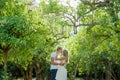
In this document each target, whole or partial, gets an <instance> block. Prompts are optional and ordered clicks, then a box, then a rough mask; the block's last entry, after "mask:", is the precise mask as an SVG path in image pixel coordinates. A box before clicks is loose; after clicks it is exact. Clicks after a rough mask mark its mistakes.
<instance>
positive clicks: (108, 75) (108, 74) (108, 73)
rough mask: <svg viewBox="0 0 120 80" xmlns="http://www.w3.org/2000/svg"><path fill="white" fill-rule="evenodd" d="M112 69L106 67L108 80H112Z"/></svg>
mask: <svg viewBox="0 0 120 80" xmlns="http://www.w3.org/2000/svg"><path fill="white" fill-rule="evenodd" d="M110 74H111V73H110V67H109V65H106V80H110V79H111V75H110Z"/></svg>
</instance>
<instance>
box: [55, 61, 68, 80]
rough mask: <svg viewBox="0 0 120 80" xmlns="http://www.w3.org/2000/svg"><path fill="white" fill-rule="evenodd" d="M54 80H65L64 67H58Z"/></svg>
mask: <svg viewBox="0 0 120 80" xmlns="http://www.w3.org/2000/svg"><path fill="white" fill-rule="evenodd" d="M64 62H65V60H64ZM56 80H67V70H66V68H65V66H59V67H58V70H57V74H56Z"/></svg>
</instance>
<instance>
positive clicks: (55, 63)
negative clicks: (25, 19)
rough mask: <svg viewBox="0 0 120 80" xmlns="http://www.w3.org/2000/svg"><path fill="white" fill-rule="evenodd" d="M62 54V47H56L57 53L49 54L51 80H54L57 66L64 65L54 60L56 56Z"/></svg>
mask: <svg viewBox="0 0 120 80" xmlns="http://www.w3.org/2000/svg"><path fill="white" fill-rule="evenodd" d="M61 53H62V47H58V48H57V51H56V52H54V53H52V54H51V68H50V71H51V77H52V80H55V77H56V73H57V70H58V65H64V64H63V63H60V62H59V61H58V60H56V59H55V57H56V55H58V54H61Z"/></svg>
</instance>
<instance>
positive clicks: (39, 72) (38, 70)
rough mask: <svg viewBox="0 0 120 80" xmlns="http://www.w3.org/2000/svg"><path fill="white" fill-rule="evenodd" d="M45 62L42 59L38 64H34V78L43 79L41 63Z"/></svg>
mask: <svg viewBox="0 0 120 80" xmlns="http://www.w3.org/2000/svg"><path fill="white" fill-rule="evenodd" d="M44 64H45V61H42V62H41V63H40V64H39V66H37V65H36V66H35V71H36V80H44V72H45V71H44V69H43V67H44V66H43V65H44Z"/></svg>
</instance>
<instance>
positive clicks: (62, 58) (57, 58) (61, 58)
mask: <svg viewBox="0 0 120 80" xmlns="http://www.w3.org/2000/svg"><path fill="white" fill-rule="evenodd" d="M55 59H56V60H64V59H65V57H64V56H62V57H58V55H56V57H55Z"/></svg>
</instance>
